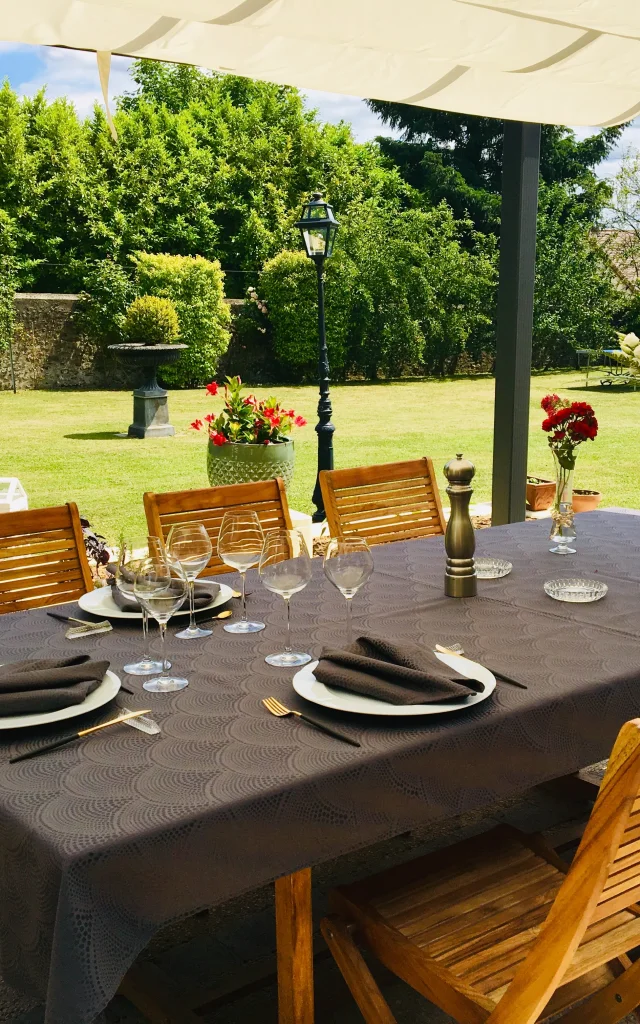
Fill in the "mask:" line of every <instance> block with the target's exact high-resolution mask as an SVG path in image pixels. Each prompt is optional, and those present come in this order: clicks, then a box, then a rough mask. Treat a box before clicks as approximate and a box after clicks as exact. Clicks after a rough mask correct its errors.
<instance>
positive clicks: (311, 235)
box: [295, 192, 338, 523]
mask: <svg viewBox="0 0 640 1024" xmlns="http://www.w3.org/2000/svg"><path fill="white" fill-rule="evenodd" d="M295 226H296V227H297V228H299V229H300V234H301V235H302V241H303V242H304V247H305V250H306V253H307V256H308V257H309V259H312V260H313V261H314V263H315V265H316V272H317V274H318V342H319V344H318V378H319V385H320V400H319V402H318V422H317V424H316V433H317V435H318V474H319V473H320V470H321V469H333V432H334V430H335V427H334V425H333V423H332V422H331V412H332V410H331V399H330V397H329V353H328V352H327V335H326V330H325V323H324V261H325V259H326V258H327V256H331V254H332V252H333V243H334V242H335V238H336V233H337V231H338V221H337V220H336V219H335V217H334V215H333V210H332V209H331V207H330V206H329V203H327V202H325V200H324V199H323V198H322V194H321V193H320V192H314V193H313V196H312V197H311V200H310V202H308V203H305V206H304V209H303V211H302V216H301V218H300V220H299V221H297V222H296V225H295ZM311 500H312V501H313V504H314V505H315V506H316V511H315V512H314V513H313V516H312V519H313V521H314V523H321V522H322V521H323V520H324V519H326V516H325V511H324V502H323V500H322V491H321V490H320V478H319V476H316V485H315V487H314V489H313V496H312V498H311Z"/></svg>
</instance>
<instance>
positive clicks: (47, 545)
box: [0, 502, 93, 614]
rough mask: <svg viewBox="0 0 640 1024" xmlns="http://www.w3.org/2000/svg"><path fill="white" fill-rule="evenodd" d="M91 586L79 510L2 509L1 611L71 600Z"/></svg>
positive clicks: (73, 506)
mask: <svg viewBox="0 0 640 1024" xmlns="http://www.w3.org/2000/svg"><path fill="white" fill-rule="evenodd" d="M90 590H93V579H92V577H91V569H90V568H89V562H88V559H87V553H86V549H85V546H84V538H83V536H82V527H81V525H80V516H79V515H78V509H77V507H76V506H75V505H74V504H73V502H69V504H67V505H60V506H58V507H55V508H39V509H33V510H32V511H28V512H3V513H0V614H4V613H6V612H18V611H22V610H23V609H25V608H38V607H40V606H41V605H48V604H61V603H62V602H63V601H73V600H75V599H76V598H78V597H81V596H82V594H86V593H87V592H88V591H90Z"/></svg>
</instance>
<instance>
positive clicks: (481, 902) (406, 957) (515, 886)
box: [330, 720, 640, 1024]
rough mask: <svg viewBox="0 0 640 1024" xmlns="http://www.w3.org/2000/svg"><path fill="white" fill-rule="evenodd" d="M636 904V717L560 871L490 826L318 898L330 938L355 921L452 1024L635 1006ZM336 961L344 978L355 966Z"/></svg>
mask: <svg viewBox="0 0 640 1024" xmlns="http://www.w3.org/2000/svg"><path fill="white" fill-rule="evenodd" d="M518 851H519V853H518ZM638 900H640V720H637V721H634V722H628V723H627V724H626V725H625V726H624V727H623V728H622V729H621V731H620V734H619V736H618V739H617V741H616V744H615V747H614V750H613V752H612V755H611V758H610V759H609V767H608V770H607V772H606V775H605V778H604V780H603V783H602V786H601V787H600V791H599V794H598V797H597V800H596V803H595V806H594V808H593V811H592V814H591V817H590V819H589V822H588V823H587V826H586V828H585V831H584V835H583V838H582V841H581V843H580V846H579V849H578V852H577V854H576V856H575V857H574V859H573V861H572V863H571V866H570V867H568V866H567V865H565V864H564V863H563V862H562V861H561V860H560V858H559V857H558V856H557V854H556V853H555V852H554V851H553V850H551V849H550V848H548V847H546V846H545V844H544V841H543V840H542V839H541V837H535V836H531V837H528V836H524V835H522V834H520V833H517V832H516V831H515V830H513V829H508V828H507V827H504V826H503V827H501V828H499V829H496V830H493V831H492V832H491V833H488V834H487V835H486V836H484V837H476V838H475V839H472V840H466V841H465V842H464V843H461V844H458V845H457V846H455V847H453V848H451V849H449V850H446V851H439V854H428V855H427V856H426V857H423V858H419V859H418V860H417V861H414V862H412V863H410V864H408V865H401V866H400V867H399V868H398V869H392V870H391V871H389V872H382V873H381V874H380V875H377V876H375V877H374V878H372V879H367V880H365V881H363V882H359V883H356V884H354V885H351V886H345V887H343V888H342V889H339V890H336V891H335V892H334V893H332V894H331V897H330V902H331V905H332V907H333V908H334V910H335V911H336V913H337V915H338V918H339V919H340V923H341V927H342V928H343V933H342V934H343V935H344V934H347V935H348V932H346V931H344V929H345V927H346V923H347V922H351V923H353V924H355V926H356V928H357V933H358V935H359V936H361V937H362V939H363V941H365V942H366V944H367V945H368V946H369V947H370V948H371V950H372V951H373V953H374V954H375V955H376V956H377V957H378V958H379V959H381V960H382V961H383V963H385V964H386V966H387V967H388V968H389V969H390V970H392V971H394V972H395V973H396V974H398V975H399V976H400V977H402V978H404V980H405V981H407V982H408V983H409V984H410V985H412V986H413V987H414V988H415V989H416V990H417V991H418V992H421V993H422V994H423V995H425V996H426V997H427V998H429V999H431V1000H432V1001H433V1002H435V1003H437V1005H438V1006H440V1007H441V1009H442V1010H444V1011H445V1013H448V1014H450V1015H451V1016H452V1017H453V1018H454V1019H455V1020H456V1021H458V1022H459V1024H470V1022H475V1021H476V1020H478V1021H479V1020H482V1021H487V1024H516V1022H517V1024H535V1022H542V1021H545V1020H549V1019H550V1018H551V1017H552V1016H553V1014H554V1013H557V1012H560V1011H563V1012H564V1011H565V1010H567V1011H569V1013H568V1017H567V1020H568V1021H570V1024H579V1022H581V1021H582V1020H584V1021H585V1022H587V1024H601V1022H602V1024H615V1022H616V1021H618V1020H619V1019H620V1017H621V1016H625V1015H626V1014H627V1013H628V1012H629V1010H630V1009H634V1008H635V1007H638V1006H640V967H638V965H637V964H636V965H632V963H631V961H630V959H629V958H628V957H627V956H626V953H627V951H629V950H631V949H633V948H634V947H635V946H637V945H638V944H640V906H639V905H638V903H637V901H638ZM336 928H337V926H336V925H334V931H335V929H336ZM344 955H345V954H344V950H343V951H342V953H341V956H342V957H343V959H344ZM336 960H337V961H338V957H336ZM347 960H348V965H347V966H348V970H349V972H351V974H352V975H353V972H354V971H356V972H357V971H358V970H359V969H360V967H359V965H360V961H359V959H358V956H357V955H355V954H353V951H351V953H350V954H349V955H348V956H347ZM339 966H340V964H339ZM348 981H349V984H350V987H351V990H352V991H353V992H354V993H355V992H356V991H364V990H362V989H361V988H359V984H360V983H359V982H358V979H357V977H356V978H354V977H353V976H352V977H351V979H350V980H349V979H348ZM367 983H368V984H370V979H368V982H367ZM366 992H367V993H368V989H367V990H366ZM617 993H621V995H620V996H618V994H617ZM614 997H615V998H614ZM583 999H587V1002H586V1003H581V1004H580V1008H579V1010H578V1009H576V1010H575V1012H574V1010H573V1007H577V1005H578V1004H579V1003H580V1001H581V1000H583ZM616 1002H618V1003H619V1005H620V1007H621V1009H620V1012H619V1015H618V1010H617V1009H616ZM365 1003H366V1005H370V1000H369V1002H367V1000H366V999H365ZM591 1003H593V1006H594V1010H593V1012H590V1010H589V1007H590V1005H591Z"/></svg>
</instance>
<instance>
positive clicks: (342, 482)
mask: <svg viewBox="0 0 640 1024" xmlns="http://www.w3.org/2000/svg"><path fill="white" fill-rule="evenodd" d="M320 487H321V488H322V496H323V498H324V507H325V511H326V513H327V520H328V523H329V531H330V533H331V535H332V536H333V537H342V536H343V535H344V534H345V533H359V534H360V535H361V536H362V537H365V538H366V539H367V541H368V542H369V544H383V543H385V542H387V541H392V540H411V539H413V538H415V537H431V536H434V535H436V534H442V533H444V531H445V528H446V523H445V520H444V515H443V513H442V504H441V502H440V494H439V493H438V485H437V484H436V482H435V478H434V474H433V462H432V461H431V459H427V458H423V459H413V460H412V461H411V462H389V463H385V464H384V465H381V466H359V467H357V468H356V469H332V470H323V471H322V472H321V473H320Z"/></svg>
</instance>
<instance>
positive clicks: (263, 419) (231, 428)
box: [191, 377, 307, 446]
mask: <svg viewBox="0 0 640 1024" xmlns="http://www.w3.org/2000/svg"><path fill="white" fill-rule="evenodd" d="M206 390H207V394H208V395H210V396H212V397H215V396H216V395H218V393H219V392H221V391H222V392H223V394H224V405H223V408H222V411H221V412H220V414H219V415H218V416H215V415H214V414H213V413H209V414H208V415H207V416H205V417H204V419H203V420H200V419H196V420H194V421H193V423H192V424H191V426H192V427H193V429H194V430H202V429H203V428H204V426H205V423H206V424H207V428H208V433H209V438H210V439H211V441H212V442H213V444H215V445H220V446H221V445H224V444H227V443H228V442H229V441H235V442H236V443H238V444H278V443H281V442H283V441H285V440H286V439H287V435H288V434H290V433H291V431H292V430H293V428H294V427H304V426H306V423H307V421H306V420H305V419H304V418H303V417H302V416H297V415H296V413H295V412H294V410H293V409H283V408H282V406H281V405H280V403H279V402H278V400H277V399H276V398H267V399H263V400H262V401H258V399H257V398H256V397H255V396H254V395H244V394H243V390H244V389H243V387H242V381H241V380H240V377H227V378H226V383H225V384H224V385H223V386H222V388H220V387H219V386H218V384H216V382H215V381H213V382H212V383H211V384H208V385H207V389H206Z"/></svg>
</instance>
